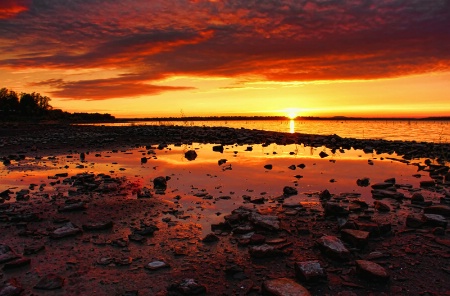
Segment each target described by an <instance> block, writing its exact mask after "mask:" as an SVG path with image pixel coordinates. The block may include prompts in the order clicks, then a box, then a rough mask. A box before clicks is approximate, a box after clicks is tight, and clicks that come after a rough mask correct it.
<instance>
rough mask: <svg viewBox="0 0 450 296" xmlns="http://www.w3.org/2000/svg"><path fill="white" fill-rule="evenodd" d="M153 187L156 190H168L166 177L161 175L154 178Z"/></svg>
mask: <svg viewBox="0 0 450 296" xmlns="http://www.w3.org/2000/svg"><path fill="white" fill-rule="evenodd" d="M153 188H154V189H156V190H166V189H167V180H166V177H162V176H159V177H156V178H155V179H153Z"/></svg>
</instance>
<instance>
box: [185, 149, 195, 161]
mask: <svg viewBox="0 0 450 296" xmlns="http://www.w3.org/2000/svg"><path fill="white" fill-rule="evenodd" d="M184 157H185V158H186V159H187V160H189V161H192V160H195V159H196V158H197V152H195V150H188V151H186V153H184Z"/></svg>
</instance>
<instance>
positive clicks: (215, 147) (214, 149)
mask: <svg viewBox="0 0 450 296" xmlns="http://www.w3.org/2000/svg"><path fill="white" fill-rule="evenodd" d="M212 150H213V151H215V152H220V153H223V145H217V146H213V147H212Z"/></svg>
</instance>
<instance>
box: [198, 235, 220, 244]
mask: <svg viewBox="0 0 450 296" xmlns="http://www.w3.org/2000/svg"><path fill="white" fill-rule="evenodd" d="M217 241H219V237H218V236H217V235H215V234H214V233H209V234H207V235H206V236H205V237H204V238H203V239H202V242H204V243H212V242H217Z"/></svg>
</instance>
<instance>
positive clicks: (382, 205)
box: [373, 200, 391, 212]
mask: <svg viewBox="0 0 450 296" xmlns="http://www.w3.org/2000/svg"><path fill="white" fill-rule="evenodd" d="M373 205H374V207H375V209H376V210H377V211H379V212H390V211H391V208H390V207H389V206H388V205H387V204H385V203H384V202H381V201H378V200H376V201H374V202H373Z"/></svg>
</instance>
